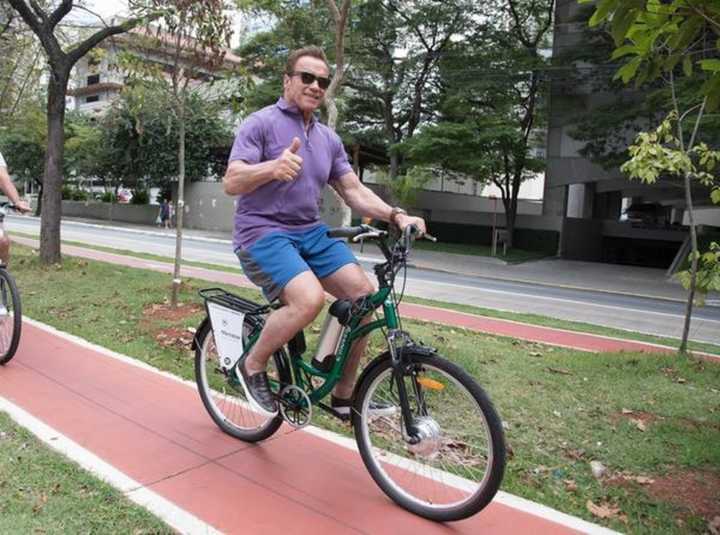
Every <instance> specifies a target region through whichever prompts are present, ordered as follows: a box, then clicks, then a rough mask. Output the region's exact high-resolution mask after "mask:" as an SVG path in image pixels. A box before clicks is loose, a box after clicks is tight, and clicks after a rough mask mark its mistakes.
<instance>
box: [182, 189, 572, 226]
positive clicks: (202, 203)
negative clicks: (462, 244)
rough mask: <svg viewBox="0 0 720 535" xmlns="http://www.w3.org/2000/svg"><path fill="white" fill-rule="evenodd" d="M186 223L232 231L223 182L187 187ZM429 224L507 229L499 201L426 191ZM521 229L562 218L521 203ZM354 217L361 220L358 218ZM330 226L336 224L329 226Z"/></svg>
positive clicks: (423, 207) (421, 203)
mask: <svg viewBox="0 0 720 535" xmlns="http://www.w3.org/2000/svg"><path fill="white" fill-rule="evenodd" d="M369 186H370V187H371V189H373V190H375V191H376V192H377V193H378V195H380V196H381V197H385V193H384V191H383V188H382V186H377V185H374V184H372V185H369ZM185 198H186V205H185V215H184V218H185V219H184V221H185V226H187V227H188V228H194V229H200V230H214V231H228V232H230V231H232V225H233V213H234V210H235V206H234V199H233V198H232V197H229V196H228V195H225V193H224V192H223V189H222V184H221V183H220V182H193V183H191V184H188V185H187V187H186V196H185ZM413 211H414V212H417V213H419V214H423V215H424V216H426V217H427V218H428V219H429V220H430V221H439V222H445V223H465V224H472V225H486V226H492V224H493V219H495V222H496V224H497V226H504V225H505V222H504V221H505V216H504V210H503V205H502V202H501V201H500V199H497V200H496V201H493V200H492V199H486V198H483V197H475V196H469V195H457V194H452V193H442V192H434V191H423V192H420V194H419V195H418V202H417V208H416V209H415V210H413ZM518 212H519V216H518V226H519V227H520V228H533V229H543V230H560V225H561V222H560V218H557V217H544V216H542V203H540V202H537V201H520V202H519V204H518ZM355 217H359V216H358V215H357V214H356V215H355ZM329 224H333V223H332V222H330V223H329Z"/></svg>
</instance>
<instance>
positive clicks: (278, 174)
mask: <svg viewBox="0 0 720 535" xmlns="http://www.w3.org/2000/svg"><path fill="white" fill-rule="evenodd" d="M298 150H300V139H299V138H297V137H294V138H293V140H292V143H290V146H289V147H288V148H286V149H285V150H284V151H282V154H281V155H280V157H279V158H278V159H277V160H275V172H274V173H273V175H274V177H275V180H283V181H285V182H290V181H292V180H295V178H297V175H298V173H299V172H300V168H301V167H302V163H303V159H302V158H301V157H300V156H298V155H297V152H298Z"/></svg>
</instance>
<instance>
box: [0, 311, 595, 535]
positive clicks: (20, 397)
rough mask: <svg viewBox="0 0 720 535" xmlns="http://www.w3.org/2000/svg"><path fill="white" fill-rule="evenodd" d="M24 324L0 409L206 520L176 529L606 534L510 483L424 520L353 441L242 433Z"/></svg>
mask: <svg viewBox="0 0 720 535" xmlns="http://www.w3.org/2000/svg"><path fill="white" fill-rule="evenodd" d="M23 328H24V332H23V339H22V344H21V346H20V349H19V351H18V353H17V355H16V357H15V359H14V360H13V361H11V363H10V364H9V365H7V366H5V367H3V368H0V401H2V402H3V403H2V404H0V408H2V407H3V406H4V407H7V406H11V407H18V408H20V409H22V411H25V412H27V413H28V414H29V415H31V416H32V417H34V418H36V419H38V420H40V421H41V422H44V423H45V424H46V425H47V426H50V428H52V430H54V431H53V432H54V433H56V434H57V437H62V438H63V440H69V441H71V442H73V443H74V444H76V445H77V446H80V448H82V449H84V450H86V451H88V452H91V453H92V454H94V455H95V456H97V457H98V458H100V459H102V460H103V461H104V462H106V463H107V464H109V465H111V466H112V467H114V468H115V469H116V470H118V471H120V472H121V473H122V474H125V475H126V476H127V477H128V478H130V479H131V480H133V481H134V482H136V483H134V484H135V485H136V486H137V487H138V488H140V487H142V488H143V489H144V490H146V491H150V493H152V494H153V495H157V496H159V497H162V498H164V499H165V500H167V501H169V502H170V503H172V504H174V505H175V506H176V507H178V508H179V509H182V510H184V511H186V512H188V513H189V514H190V515H192V516H193V517H194V518H196V519H199V520H200V521H201V522H202V523H204V524H200V525H206V526H207V528H202V529H201V528H198V527H197V524H196V525H195V526H194V527H188V526H187V525H183V524H182V523H180V524H178V523H177V522H176V523H175V524H173V522H172V521H171V522H170V523H171V525H172V526H173V527H174V528H175V529H177V530H178V531H181V532H193V533H194V532H200V531H202V532H209V531H212V530H213V529H214V530H217V531H219V532H223V533H262V534H266V533H267V534H275V533H278V534H280V533H282V534H288V533H290V534H295V533H297V534H302V533H313V534H314V533H318V532H322V533H333V534H335V533H368V534H405V533H407V534H410V533H413V534H420V533H422V534H435V533H437V534H478V533H484V534H485V533H487V534H496V533H497V534H500V533H535V534H543V533H548V534H549V533H553V534H561V533H583V532H584V533H609V531H608V530H605V529H604V528H601V527H599V526H596V525H593V524H590V523H587V522H584V521H582V520H579V519H575V518H573V517H570V516H568V515H563V514H561V513H558V512H557V511H553V510H550V509H548V508H544V507H542V506H538V505H537V504H532V503H531V502H526V501H524V500H518V499H515V498H514V497H512V496H510V495H506V494H504V493H502V495H501V496H499V497H498V498H497V499H496V500H495V501H494V502H493V503H492V504H490V505H489V506H488V507H487V508H486V509H485V510H484V511H482V512H481V513H480V514H478V515H475V516H474V517H472V518H470V519H468V520H465V521H461V522H456V523H450V524H438V523H433V522H430V521H427V520H424V519H422V518H419V517H417V516H414V515H412V514H410V513H408V512H406V511H404V510H402V509H401V508H399V507H398V506H396V505H395V504H393V503H392V502H391V501H390V500H388V499H387V498H386V497H385V495H384V494H383V493H382V491H381V490H380V489H379V488H378V487H377V486H376V485H375V483H374V482H373V481H372V479H371V478H370V476H369V474H368V473H367V471H366V469H365V467H364V465H363V464H362V461H361V459H360V457H359V455H358V453H357V452H356V451H354V450H353V449H352V448H351V447H347V446H346V445H345V444H346V443H348V442H350V441H349V440H348V439H344V438H342V437H339V438H337V437H338V436H335V437H334V436H333V435H332V434H330V433H328V432H325V431H320V430H315V429H312V428H311V429H310V430H309V431H306V430H300V431H298V430H293V429H291V428H290V427H287V426H285V427H283V428H281V430H280V431H279V432H278V433H277V434H276V435H275V436H273V437H272V438H271V439H269V440H267V441H265V442H262V443H260V444H257V445H252V444H246V443H243V442H241V441H238V440H235V439H233V438H231V437H229V436H227V435H225V434H224V433H222V432H221V431H220V430H219V429H218V428H217V427H216V426H215V424H214V423H213V422H212V420H211V419H210V417H209V416H208V415H207V413H206V412H205V410H204V408H203V406H202V403H201V401H200V399H199V396H198V394H197V391H196V390H195V388H194V385H192V384H191V383H188V382H183V381H181V380H179V379H177V378H174V377H172V376H169V374H165V373H163V372H158V371H157V370H153V369H150V368H149V367H148V366H144V365H142V364H137V363H133V361H132V359H128V358H122V357H121V356H119V355H115V354H111V353H110V352H109V351H107V350H103V349H101V348H97V347H94V346H91V345H90V344H87V343H83V342H82V341H79V340H76V339H72V337H69V336H68V335H64V334H63V333H59V332H57V331H54V330H53V329H51V328H48V327H43V326H41V325H39V324H36V323H34V322H32V323H31V322H25V324H24V327H23ZM11 415H12V411H11ZM19 421H20V423H23V422H22V419H19ZM57 437H51V438H50V439H49V441H48V444H49V445H50V446H53V445H54V444H53V441H54V440H55V439H57ZM151 510H152V509H151ZM161 516H162V515H161ZM164 519H165V520H166V521H167V520H168V518H164Z"/></svg>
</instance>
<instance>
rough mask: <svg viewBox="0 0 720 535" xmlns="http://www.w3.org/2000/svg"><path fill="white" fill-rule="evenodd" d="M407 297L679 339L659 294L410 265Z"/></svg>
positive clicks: (197, 245) (676, 308) (221, 246)
mask: <svg viewBox="0 0 720 535" xmlns="http://www.w3.org/2000/svg"><path fill="white" fill-rule="evenodd" d="M6 228H7V229H8V231H9V232H11V233H12V231H13V230H16V231H18V232H23V233H28V234H35V235H37V234H38V233H39V228H40V222H39V220H38V219H36V218H31V217H16V216H9V217H8V218H7V220H6ZM62 239H63V240H70V241H76V242H82V243H86V244H90V245H102V246H105V247H112V248H116V249H122V250H129V251H136V252H143V253H152V254H156V255H161V256H168V257H173V256H174V254H175V239H174V235H168V234H166V233H164V232H158V231H156V230H154V229H151V228H148V229H147V231H139V230H137V229H128V228H122V227H107V226H102V225H91V224H85V223H79V222H74V221H63V223H62ZM370 251H372V247H368V246H366V248H365V254H360V255H359V259H360V261H361V263H362V264H363V266H364V267H365V268H366V269H367V270H368V271H371V268H372V265H373V264H374V263H376V262H377V261H379V260H380V257H379V254H373V253H371V254H367V253H368V252H370ZM183 258H184V259H186V260H192V261H197V262H206V263H210V264H221V265H229V266H233V267H238V262H237V259H236V257H235V255H234V253H233V252H232V247H231V245H230V243H229V241H225V240H212V239H206V238H199V237H186V238H185V239H184V241H183ZM407 274H408V278H407V285H406V290H405V291H406V293H407V294H408V295H412V296H417V297H424V298H427V299H434V300H438V301H445V302H451V303H461V304H468V305H474V306H478V307H485V308H493V309H498V310H506V311H512V312H527V313H534V314H539V315H543V316H550V317H555V318H560V319H567V320H572V321H581V322H586V323H592V324H597V325H604V326H608V327H616V328H619V329H626V330H632V331H638V332H645V333H650V334H657V335H661V336H671V337H679V336H680V335H681V329H682V325H683V318H684V310H685V309H684V307H685V305H684V303H682V302H679V301H672V300H667V299H660V298H650V297H638V296H632V295H624V294H617V293H609V292H604V291H603V292H598V291H591V290H581V289H572V288H563V287H556V286H547V285H541V284H530V283H526V282H512V281H506V280H498V279H492V278H486V277H477V276H467V275H458V274H453V273H447V272H440V271H432V270H425V269H415V268H412V267H411V268H408V272H407ZM691 339H693V340H696V341H703V342H710V343H714V344H720V306H717V305H715V304H709V305H707V306H704V307H700V308H696V309H695V311H694V315H693V321H692V324H691Z"/></svg>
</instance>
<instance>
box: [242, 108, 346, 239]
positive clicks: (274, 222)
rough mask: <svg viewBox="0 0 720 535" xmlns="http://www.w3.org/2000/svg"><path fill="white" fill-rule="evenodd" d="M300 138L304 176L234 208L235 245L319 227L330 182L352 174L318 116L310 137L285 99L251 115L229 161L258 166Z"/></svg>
mask: <svg viewBox="0 0 720 535" xmlns="http://www.w3.org/2000/svg"><path fill="white" fill-rule="evenodd" d="M294 137H297V138H299V139H300V142H301V143H300V150H299V151H298V153H297V154H298V155H299V156H300V157H301V158H302V159H303V164H302V168H301V170H300V173H299V174H298V176H297V177H296V178H295V180H291V181H289V182H285V181H283V180H271V181H270V182H267V183H266V184H263V185H262V186H260V187H259V188H256V189H255V190H254V191H251V192H250V193H247V194H244V195H239V196H238V197H237V201H236V203H235V230H234V232H233V246H234V247H235V248H238V247H242V248H243V249H247V248H248V247H249V246H250V245H252V244H253V243H254V242H256V241H257V240H259V239H260V238H262V237H263V236H264V235H266V234H268V233H269V232H272V231H275V230H305V229H308V228H310V227H312V226H313V225H316V224H317V223H319V222H320V208H319V202H320V199H321V196H322V190H323V188H324V187H325V185H326V184H327V183H328V181H330V180H335V179H337V178H340V177H342V176H343V175H346V174H347V173H349V172H351V171H352V167H351V166H350V163H349V162H348V157H347V154H346V153H345V148H344V147H343V144H342V142H341V141H340V137H339V136H338V135H337V134H336V133H335V132H333V131H332V130H330V129H329V128H328V127H327V126H325V125H324V124H321V123H320V122H319V121H317V119H315V117H313V118H312V120H311V122H310V126H309V128H308V131H307V133H306V131H305V122H304V120H303V116H302V114H301V113H300V110H299V109H298V108H297V106H295V105H290V104H288V102H286V101H285V99H283V98H280V100H278V101H277V103H276V104H273V105H272V106H267V107H266V108H263V109H261V110H259V111H256V112H255V113H252V114H250V115H249V116H248V117H247V119H245V120H244V121H243V123H242V124H241V125H240V128H239V130H238V132H237V135H236V136H235V143H233V148H232V151H231V152H230V158H229V161H230V162H232V161H234V160H242V161H244V162H245V163H248V164H251V165H252V164H257V163H260V162H265V161H268V160H274V159H276V158H278V157H279V156H280V154H282V151H284V150H285V149H286V148H288V147H289V146H290V144H291V143H292V139H293V138H294Z"/></svg>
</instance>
